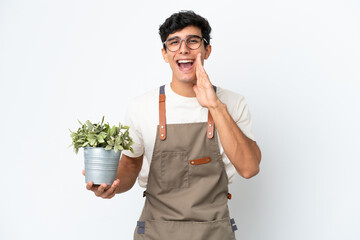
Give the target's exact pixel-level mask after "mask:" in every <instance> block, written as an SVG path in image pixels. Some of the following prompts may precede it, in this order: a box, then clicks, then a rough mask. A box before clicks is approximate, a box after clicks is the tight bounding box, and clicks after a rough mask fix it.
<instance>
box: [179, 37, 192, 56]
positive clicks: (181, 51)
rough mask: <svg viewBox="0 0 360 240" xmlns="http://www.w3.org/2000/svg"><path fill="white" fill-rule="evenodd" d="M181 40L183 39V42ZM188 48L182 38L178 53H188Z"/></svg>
mask: <svg viewBox="0 0 360 240" xmlns="http://www.w3.org/2000/svg"><path fill="white" fill-rule="evenodd" d="M183 41H184V43H183ZM189 51H190V50H189V48H188V46H187V45H186V39H182V40H180V53H181V54H187V53H189Z"/></svg>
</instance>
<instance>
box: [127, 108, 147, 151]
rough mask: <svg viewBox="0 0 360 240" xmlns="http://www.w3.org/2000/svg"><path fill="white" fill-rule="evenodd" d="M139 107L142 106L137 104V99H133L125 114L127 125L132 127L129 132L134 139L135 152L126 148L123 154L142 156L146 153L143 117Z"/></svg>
mask: <svg viewBox="0 0 360 240" xmlns="http://www.w3.org/2000/svg"><path fill="white" fill-rule="evenodd" d="M137 109H140V108H138V107H137V106H136V101H133V102H132V103H130V105H129V107H128V109H127V112H126V115H125V125H126V126H129V127H130V129H129V134H130V137H131V138H132V139H133V141H134V144H133V145H132V146H131V147H132V148H133V150H134V153H132V152H131V151H130V150H124V151H123V154H125V155H126V156H128V157H132V158H136V157H140V156H141V155H143V154H144V139H143V135H142V131H141V127H140V122H139V120H140V119H141V116H139V114H140V113H141V111H137Z"/></svg>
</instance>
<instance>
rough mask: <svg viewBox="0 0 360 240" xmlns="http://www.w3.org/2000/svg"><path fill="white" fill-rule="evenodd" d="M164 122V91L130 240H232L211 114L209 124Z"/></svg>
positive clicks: (224, 176) (232, 224)
mask: <svg viewBox="0 0 360 240" xmlns="http://www.w3.org/2000/svg"><path fill="white" fill-rule="evenodd" d="M214 88H215V87H214ZM215 90H216V89H215ZM165 119H166V114H165V88H164V86H162V87H160V95H159V126H158V128H157V134H156V141H155V146H154V152H153V156H152V160H151V165H150V172H149V177H148V184H147V189H146V191H145V192H144V196H146V201H145V205H144V208H143V211H142V214H141V216H140V219H139V221H138V224H137V227H136V229H135V232H134V239H135V240H143V239H147V240H220V239H223V240H233V239H235V234H234V231H235V230H237V228H236V225H235V222H234V220H233V219H230V217H229V209H228V205H227V201H228V196H229V193H228V177H227V174H226V171H225V167H224V163H223V161H222V157H221V155H220V151H219V146H218V140H217V134H216V132H214V128H215V127H214V122H213V119H212V117H211V114H210V112H209V120H208V122H200V123H186V124H166V120H165Z"/></svg>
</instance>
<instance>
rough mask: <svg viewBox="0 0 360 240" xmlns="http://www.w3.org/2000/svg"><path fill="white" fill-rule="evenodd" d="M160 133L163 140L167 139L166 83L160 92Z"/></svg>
mask: <svg viewBox="0 0 360 240" xmlns="http://www.w3.org/2000/svg"><path fill="white" fill-rule="evenodd" d="M159 135H160V139H161V140H162V141H164V140H165V139H166V113H165V85H162V86H161V87H160V92H159Z"/></svg>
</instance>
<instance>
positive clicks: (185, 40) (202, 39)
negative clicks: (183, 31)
mask: <svg viewBox="0 0 360 240" xmlns="http://www.w3.org/2000/svg"><path fill="white" fill-rule="evenodd" d="M192 37H198V38H200V41H201V42H200V45H199V47H197V48H195V49H194V48H190V47H189V46H188V44H187V39H189V38H192ZM175 38H176V37H175ZM173 39H174V38H170V39H168V40H166V41H165V42H163V44H164V48H165V49H166V50H169V51H170V52H176V51H177V50H179V49H180V48H181V44H182V41H184V42H185V45H186V47H188V48H189V49H191V50H196V49H199V48H200V47H201V43H202V41H205V42H206V43H208V41H207V40H206V39H205V38H203V37H200V36H197V35H191V36H188V37H187V38H183V39H180V38H179V41H180V44H179V48H178V49H176V50H175V51H172V50H170V49H169V48H168V47H167V46H166V43H167V42H168V41H169V40H173Z"/></svg>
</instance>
